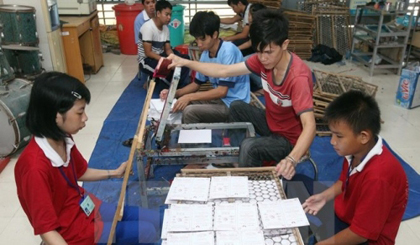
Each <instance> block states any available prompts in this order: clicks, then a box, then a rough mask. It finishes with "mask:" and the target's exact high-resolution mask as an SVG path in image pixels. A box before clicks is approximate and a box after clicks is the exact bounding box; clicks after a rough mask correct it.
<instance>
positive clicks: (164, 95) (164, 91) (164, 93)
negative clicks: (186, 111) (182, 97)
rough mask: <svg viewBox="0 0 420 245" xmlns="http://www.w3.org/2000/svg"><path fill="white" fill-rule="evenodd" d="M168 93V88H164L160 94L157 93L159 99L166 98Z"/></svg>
mask: <svg viewBox="0 0 420 245" xmlns="http://www.w3.org/2000/svg"><path fill="white" fill-rule="evenodd" d="M168 93H169V90H167V89H164V90H162V91H160V94H159V98H160V100H161V101H164V100H166V98H167V97H168Z"/></svg>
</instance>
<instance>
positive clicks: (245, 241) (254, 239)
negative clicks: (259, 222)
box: [216, 230, 265, 245]
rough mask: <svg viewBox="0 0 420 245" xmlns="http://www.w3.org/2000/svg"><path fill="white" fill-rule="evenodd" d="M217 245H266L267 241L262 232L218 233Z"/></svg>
mask: <svg viewBox="0 0 420 245" xmlns="http://www.w3.org/2000/svg"><path fill="white" fill-rule="evenodd" d="M216 245H265V241H264V235H263V232H262V231H261V230H254V231H247V232H242V231H217V232H216Z"/></svg>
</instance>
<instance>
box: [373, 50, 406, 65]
mask: <svg viewBox="0 0 420 245" xmlns="http://www.w3.org/2000/svg"><path fill="white" fill-rule="evenodd" d="M378 50H379V53H380V54H382V55H383V56H385V57H388V58H390V59H391V60H393V61H395V62H398V63H399V62H401V54H402V51H403V48H381V49H378Z"/></svg>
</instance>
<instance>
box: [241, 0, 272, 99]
mask: <svg viewBox="0 0 420 245" xmlns="http://www.w3.org/2000/svg"><path fill="white" fill-rule="evenodd" d="M265 8H266V7H265V5H263V4H261V3H254V4H252V5H251V7H250V9H249V14H248V20H249V24H251V23H252V16H253V15H254V13H255V12H257V11H258V10H261V9H265ZM238 48H239V49H240V50H241V52H242V54H243V55H244V59H245V60H247V59H248V58H249V57H251V55H252V54H253V53H255V51H254V49H253V48H252V44H251V39H249V40H248V41H246V42H245V43H243V44H241V45H239V47H238ZM249 81H250V84H251V91H252V92H253V93H254V94H255V95H256V96H260V95H263V94H264V90H263V88H262V84H261V78H260V77H259V76H257V75H255V74H253V73H251V74H250V75H249Z"/></svg>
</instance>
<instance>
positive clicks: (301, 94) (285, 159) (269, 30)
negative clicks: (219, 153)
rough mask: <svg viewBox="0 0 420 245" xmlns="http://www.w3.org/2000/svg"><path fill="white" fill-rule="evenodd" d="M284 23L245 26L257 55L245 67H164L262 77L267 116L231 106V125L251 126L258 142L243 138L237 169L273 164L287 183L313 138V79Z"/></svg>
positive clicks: (261, 14)
mask: <svg viewBox="0 0 420 245" xmlns="http://www.w3.org/2000/svg"><path fill="white" fill-rule="evenodd" d="M288 29H289V25H288V21H287V19H286V18H285V17H284V15H283V14H281V13H280V12H279V11H278V10H271V9H264V10H260V11H258V12H257V13H256V14H255V16H254V21H253V22H252V24H251V26H250V33H251V41H252V46H253V48H254V49H255V50H256V54H254V55H253V56H252V57H251V58H249V59H248V60H247V61H245V62H241V63H236V64H233V65H223V64H215V63H211V64H210V63H202V62H196V61H191V60H186V59H183V58H180V57H178V56H175V55H170V56H169V57H168V58H169V59H171V60H172V62H173V63H172V64H171V65H170V66H169V67H174V66H187V67H189V68H190V69H193V70H196V71H198V72H200V73H202V74H204V75H206V76H212V77H231V76H239V75H244V74H249V73H251V72H252V73H254V74H257V75H259V76H260V77H261V80H262V83H263V88H264V96H265V101H266V108H267V109H266V110H265V111H264V110H262V109H259V108H256V107H254V106H251V105H249V104H247V103H245V102H243V101H235V102H233V103H232V104H231V106H230V112H229V113H230V114H229V121H230V122H251V123H252V124H253V125H254V128H255V130H256V132H257V133H258V134H259V135H260V136H261V137H255V138H246V139H245V140H243V141H242V143H241V146H240V152H239V166H241V167H252V166H261V165H262V163H263V161H276V162H278V164H277V167H276V170H277V174H278V175H282V176H283V177H284V178H286V179H291V178H292V177H293V176H294V175H295V167H296V164H297V163H298V161H299V159H301V157H302V156H303V155H305V154H306V153H307V152H308V149H309V146H310V145H311V143H312V141H313V139H314V137H315V117H314V113H313V102H312V91H313V90H312V86H313V84H312V73H311V71H310V69H309V68H308V66H306V64H305V63H304V62H303V61H302V60H301V59H300V58H299V57H298V56H297V55H295V54H293V53H291V52H289V51H288V50H287V45H288V44H289V39H288Z"/></svg>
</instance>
